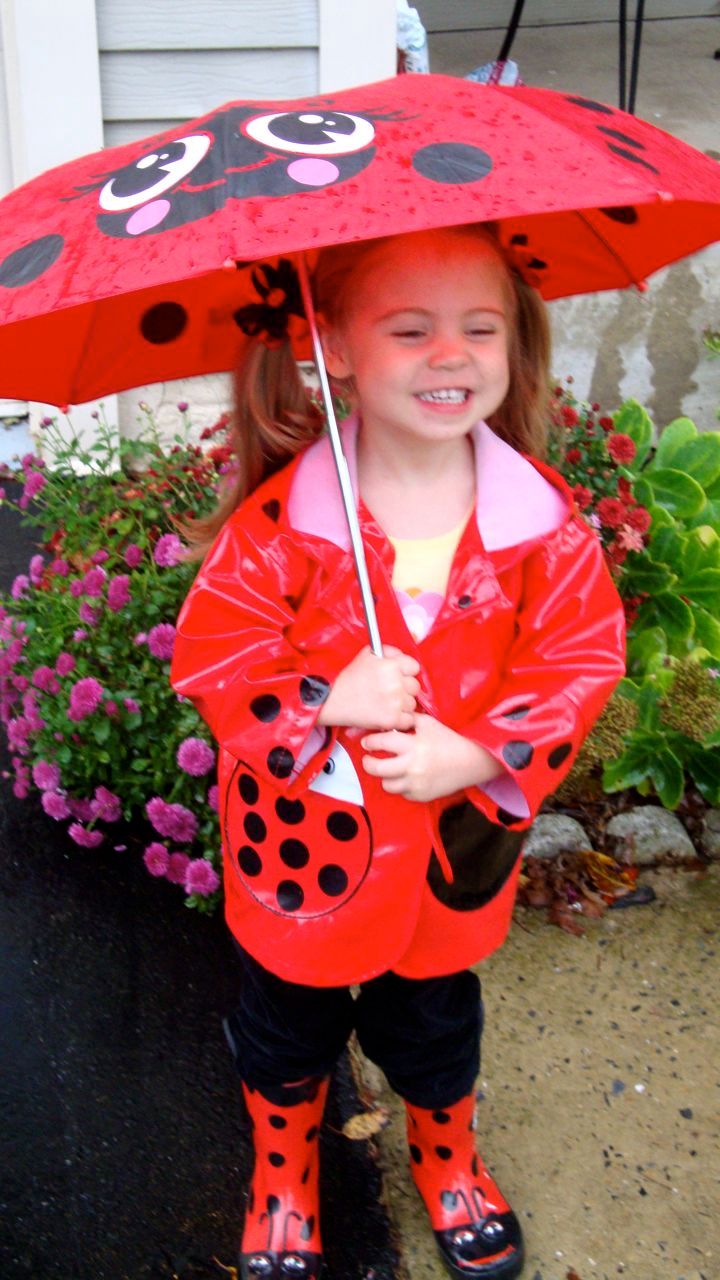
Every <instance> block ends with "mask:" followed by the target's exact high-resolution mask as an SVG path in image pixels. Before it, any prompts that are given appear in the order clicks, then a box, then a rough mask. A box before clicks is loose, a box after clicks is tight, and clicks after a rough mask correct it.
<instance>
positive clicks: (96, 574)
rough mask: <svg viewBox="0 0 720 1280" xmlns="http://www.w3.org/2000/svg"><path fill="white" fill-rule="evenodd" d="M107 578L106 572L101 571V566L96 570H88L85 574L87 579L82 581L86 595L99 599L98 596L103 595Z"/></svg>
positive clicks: (97, 566)
mask: <svg viewBox="0 0 720 1280" xmlns="http://www.w3.org/2000/svg"><path fill="white" fill-rule="evenodd" d="M106 578H107V574H106V572H105V570H104V569H101V568H100V566H99V565H96V566H95V568H94V569H88V571H87V573H86V574H85V577H84V578H83V580H82V586H83V591H84V592H85V595H86V596H92V597H93V598H97V597H98V596H101V595H102V593H103V587H104V586H105V579H106Z"/></svg>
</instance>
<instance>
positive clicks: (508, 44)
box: [497, 0, 525, 62]
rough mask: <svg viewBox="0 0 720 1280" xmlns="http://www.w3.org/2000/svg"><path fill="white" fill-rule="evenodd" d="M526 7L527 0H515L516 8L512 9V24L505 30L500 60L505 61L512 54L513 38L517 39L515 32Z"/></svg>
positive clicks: (498, 59) (498, 58)
mask: <svg viewBox="0 0 720 1280" xmlns="http://www.w3.org/2000/svg"><path fill="white" fill-rule="evenodd" d="M524 8H525V0H515V8H514V9H513V11H512V17H511V18H510V25H509V27H508V29H507V31H506V32H505V39H504V40H503V42H502V49H501V50H500V52H499V54H498V56H497V61H498V62H505V61H506V59H507V58H508V56H509V54H510V50H511V49H512V43H513V40H514V39H515V32H516V31H517V29H518V27H519V26H520V19H521V18H522V11H523V9H524Z"/></svg>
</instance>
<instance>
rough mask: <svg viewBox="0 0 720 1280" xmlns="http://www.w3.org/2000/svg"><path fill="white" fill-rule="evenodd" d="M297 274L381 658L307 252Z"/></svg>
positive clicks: (301, 257) (370, 626)
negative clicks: (311, 284) (309, 273)
mask: <svg viewBox="0 0 720 1280" xmlns="http://www.w3.org/2000/svg"><path fill="white" fill-rule="evenodd" d="M298 275H299V277H300V289H301V291H302V297H303V303H304V306H305V317H306V319H307V322H308V325H309V326H310V336H311V338H312V345H313V355H314V357H315V367H316V368H317V372H318V378H319V379H320V390H321V392H322V398H323V403H324V405H325V414H326V418H327V428H328V435H329V437H330V446H331V448H332V454H333V460H334V462H335V469H336V471H337V477H338V481H339V484H340V493H341V495H342V500H343V507H344V508H345V517H346V519H347V523H348V530H349V532H350V544H351V546H352V553H353V558H354V560H355V569H356V572H357V576H358V582H359V584H360V595H361V596H362V603H363V609H364V611H365V621H366V623H367V629H368V635H369V637H370V648H371V649H372V651H373V653H374V654H376V655H377V657H378V658H382V656H383V649H382V641H381V639H380V631H379V629H378V622H377V614H376V612H375V602H374V601H373V594H372V589H371V587H370V578H369V577H368V571H367V562H366V560H365V548H364V546H363V540H362V534H361V532H360V524H359V522H358V517H357V509H356V506H355V494H354V493H353V488H352V484H351V481H350V472H349V470H348V464H347V459H346V457H345V454H344V453H343V447H342V440H341V438H340V430H339V428H338V424H337V418H336V417H335V408H334V405H333V399H332V392H331V390H330V383H329V381H328V376H327V369H326V368H325V358H324V356H323V350H322V344H321V342H320V334H319V331H318V327H317V318H316V316H315V307H314V304H313V298H312V290H311V288H310V277H309V275H308V269H307V262H306V260H305V255H304V253H301V254H299V255H298Z"/></svg>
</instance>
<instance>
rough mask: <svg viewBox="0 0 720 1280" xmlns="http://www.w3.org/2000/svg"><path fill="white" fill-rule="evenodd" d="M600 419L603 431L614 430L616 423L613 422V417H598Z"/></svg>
mask: <svg viewBox="0 0 720 1280" xmlns="http://www.w3.org/2000/svg"><path fill="white" fill-rule="evenodd" d="M598 421H599V423H600V426H601V427H602V429H603V431H612V429H613V427H614V425H615V423H614V422H613V420H612V418H599V419H598Z"/></svg>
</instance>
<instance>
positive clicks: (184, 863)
mask: <svg viewBox="0 0 720 1280" xmlns="http://www.w3.org/2000/svg"><path fill="white" fill-rule="evenodd" d="M189 863H190V859H189V858H188V856H187V854H186V853H171V854H170V856H169V857H168V865H167V871H166V872H165V875H166V876H167V878H168V880H169V881H170V882H171V884H181V885H184V884H185V876H186V873H187V869H188V866H189Z"/></svg>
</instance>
